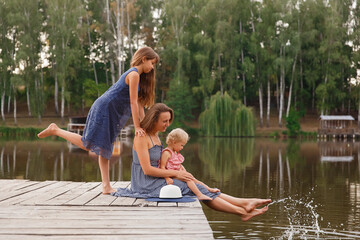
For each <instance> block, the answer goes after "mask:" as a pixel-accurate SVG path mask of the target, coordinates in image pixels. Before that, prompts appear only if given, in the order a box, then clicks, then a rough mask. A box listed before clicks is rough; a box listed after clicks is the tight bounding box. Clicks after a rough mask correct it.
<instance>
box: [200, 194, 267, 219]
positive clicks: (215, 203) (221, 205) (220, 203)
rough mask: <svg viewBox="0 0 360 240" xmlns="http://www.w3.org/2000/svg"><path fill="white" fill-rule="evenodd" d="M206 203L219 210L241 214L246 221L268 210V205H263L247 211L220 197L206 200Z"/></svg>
mask: <svg viewBox="0 0 360 240" xmlns="http://www.w3.org/2000/svg"><path fill="white" fill-rule="evenodd" d="M204 203H205V204H206V205H207V206H208V207H210V208H212V209H215V210H217V211H221V212H226V213H233V214H236V215H240V216H241V220H243V221H244V222H245V221H248V220H250V219H251V218H253V217H255V216H257V215H261V214H263V213H265V212H266V211H267V210H268V207H263V208H261V209H254V210H253V211H251V212H247V211H246V210H245V209H244V208H242V207H239V206H235V205H233V204H231V203H230V202H228V201H225V200H224V199H222V198H219V197H217V198H215V199H214V200H212V201H204Z"/></svg>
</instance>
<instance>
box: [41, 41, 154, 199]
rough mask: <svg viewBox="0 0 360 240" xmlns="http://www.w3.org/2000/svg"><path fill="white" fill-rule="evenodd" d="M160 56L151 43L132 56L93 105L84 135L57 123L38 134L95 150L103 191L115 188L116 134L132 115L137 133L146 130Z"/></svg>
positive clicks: (141, 133) (88, 149)
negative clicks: (143, 122) (111, 172)
mask: <svg viewBox="0 0 360 240" xmlns="http://www.w3.org/2000/svg"><path fill="white" fill-rule="evenodd" d="M159 60H160V58H159V56H158V55H157V54H156V53H155V51H154V50H153V49H152V48H150V47H143V48H140V49H139V50H137V51H136V52H135V54H134V56H133V57H132V59H131V68H130V69H129V70H128V71H126V72H125V73H124V74H123V75H122V76H121V77H120V79H119V80H118V81H117V82H116V83H115V84H114V85H113V86H111V87H110V88H109V89H108V90H107V91H106V92H105V93H104V94H103V95H101V96H100V97H99V98H98V99H97V100H96V101H95V102H94V104H93V105H92V106H91V108H90V110H89V113H88V116H87V119H86V124H85V129H84V132H83V135H82V136H81V135H79V134H76V133H73V132H69V131H66V130H63V129H61V128H59V127H58V126H57V125H56V124H55V123H51V124H50V125H49V126H48V127H47V128H46V129H45V130H43V131H42V132H40V133H39V134H38V137H39V138H44V137H47V136H53V135H56V136H59V137H62V138H64V139H66V140H67V141H69V142H71V143H73V144H74V145H77V146H78V147H80V148H82V149H84V150H87V151H92V152H95V153H96V154H97V155H98V156H99V166H100V171H101V179H102V186H103V194H109V193H111V192H114V191H115V190H114V189H113V188H112V187H111V185H110V178H109V161H108V160H109V159H110V157H111V155H112V152H113V145H114V142H115V140H116V137H117V136H118V135H119V133H120V130H121V129H122V128H123V127H124V125H125V123H126V122H127V120H128V119H129V118H130V116H132V119H133V122H134V127H135V136H142V135H144V134H145V131H144V130H143V129H142V128H141V127H140V121H141V120H142V119H143V118H144V116H145V113H144V107H147V108H148V107H151V106H152V105H153V104H154V97H155V68H154V66H155V64H156V63H158V62H159Z"/></svg>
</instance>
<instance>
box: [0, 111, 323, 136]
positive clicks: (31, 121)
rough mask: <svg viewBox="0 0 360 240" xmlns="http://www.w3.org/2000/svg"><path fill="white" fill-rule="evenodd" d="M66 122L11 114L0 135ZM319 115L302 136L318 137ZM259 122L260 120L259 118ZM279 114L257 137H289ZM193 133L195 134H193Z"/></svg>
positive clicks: (304, 125) (305, 123) (305, 121)
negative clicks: (15, 117) (12, 116)
mask: <svg viewBox="0 0 360 240" xmlns="http://www.w3.org/2000/svg"><path fill="white" fill-rule="evenodd" d="M64 120H65V122H64V124H62V123H61V118H59V117H43V118H42V121H41V123H40V124H39V123H38V119H37V118H33V117H28V116H26V115H25V114H24V115H21V114H19V116H18V118H17V125H15V124H14V120H13V118H11V116H8V117H7V120H6V122H1V120H0V136H4V137H14V136H15V137H16V136H26V137H29V138H37V136H36V134H37V133H39V132H40V131H42V130H43V129H44V128H46V127H47V126H48V125H49V124H50V123H52V122H53V123H56V124H57V125H58V126H59V127H61V128H64V129H66V127H67V124H68V117H66V118H65V119H64ZM318 121H319V120H318V116H317V115H315V114H314V115H306V116H305V117H303V118H301V119H300V126H301V136H302V137H306V138H308V137H310V138H311V137H313V136H315V137H316V132H317V128H318ZM257 122H258V123H259V120H257ZM278 125H279V124H278V116H277V115H275V114H274V115H272V116H271V117H270V124H269V126H268V127H267V126H265V123H264V126H263V127H260V126H259V125H258V126H257V127H256V133H255V136H256V137H279V138H286V137H287V134H286V132H287V129H286V127H285V121H283V126H282V127H279V126H278ZM189 127H190V128H191V129H192V130H194V131H196V130H197V129H199V124H198V122H197V121H194V122H192V123H190V124H189ZM191 135H193V134H191Z"/></svg>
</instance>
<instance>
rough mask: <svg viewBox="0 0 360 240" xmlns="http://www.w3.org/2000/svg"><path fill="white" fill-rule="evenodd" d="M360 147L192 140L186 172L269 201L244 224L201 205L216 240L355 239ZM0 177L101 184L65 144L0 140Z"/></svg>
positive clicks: (359, 230) (121, 170)
mask: <svg viewBox="0 0 360 240" xmlns="http://www.w3.org/2000/svg"><path fill="white" fill-rule="evenodd" d="M131 145H132V143H131V141H130V140H128V139H127V140H125V141H122V142H121V143H120V149H121V151H120V154H118V155H117V156H115V157H113V159H111V172H110V178H111V180H112V181H118V180H120V181H121V180H123V181H129V180H130V175H131V172H130V169H131V157H132V156H131ZM359 148H360V142H353V141H352V140H351V141H350V140H348V141H344V140H342V141H336V142H333V141H328V142H323V141H320V142H317V141H294V140H286V141H283V140H273V139H265V138H255V139H254V138H249V139H244V138H240V139H239V138H232V139H231V138H197V139H191V142H190V143H188V144H187V145H186V146H185V148H184V150H183V151H182V154H183V155H184V157H185V162H184V166H185V167H186V169H187V170H188V171H189V172H191V173H193V174H194V176H196V177H197V178H198V179H199V180H202V181H203V182H205V183H207V184H208V185H209V186H212V187H217V188H219V189H221V191H222V192H224V193H227V194H230V195H234V196H238V197H245V198H246V197H259V198H271V199H272V200H273V203H272V204H270V205H269V210H268V211H267V212H266V213H265V214H264V215H261V216H257V217H255V218H253V219H251V220H250V221H248V222H242V221H241V219H240V217H239V216H236V215H231V214H225V213H221V212H216V211H214V210H211V209H209V208H207V207H206V206H205V205H204V206H203V209H204V212H205V214H206V216H207V218H208V221H209V223H210V225H211V228H212V229H213V232H214V237H215V238H218V239H334V238H341V239H355V238H360V164H359V160H358V159H359V156H360V151H359ZM0 178H18V179H30V180H38V181H44V180H64V181H101V177H100V171H99V168H98V165H97V158H96V157H95V156H91V155H89V154H88V153H87V152H84V151H82V150H79V149H75V148H72V147H71V145H68V143H67V142H63V141H0Z"/></svg>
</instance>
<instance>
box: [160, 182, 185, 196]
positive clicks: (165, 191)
mask: <svg viewBox="0 0 360 240" xmlns="http://www.w3.org/2000/svg"><path fill="white" fill-rule="evenodd" d="M181 197H182V194H181V190H180V188H179V187H178V186H176V185H166V186H163V187H162V188H161V189H160V195H159V198H181Z"/></svg>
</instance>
